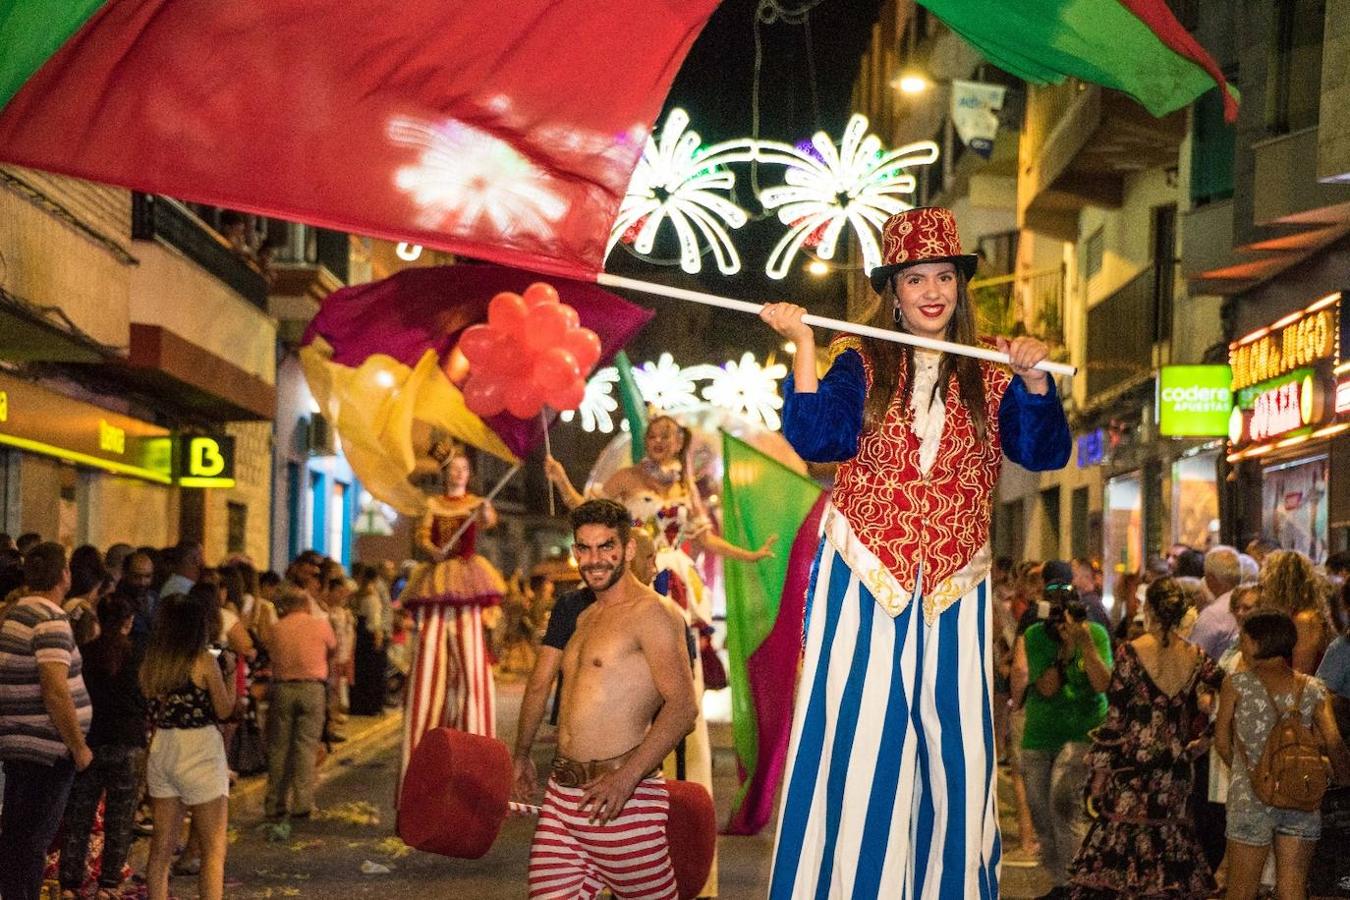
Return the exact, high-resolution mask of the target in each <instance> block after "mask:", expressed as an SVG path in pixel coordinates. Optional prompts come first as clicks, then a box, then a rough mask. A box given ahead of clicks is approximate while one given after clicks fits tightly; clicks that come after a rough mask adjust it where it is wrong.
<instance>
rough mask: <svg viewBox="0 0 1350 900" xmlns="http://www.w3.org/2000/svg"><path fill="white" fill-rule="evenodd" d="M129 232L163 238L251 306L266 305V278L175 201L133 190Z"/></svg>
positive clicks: (141, 237)
mask: <svg viewBox="0 0 1350 900" xmlns="http://www.w3.org/2000/svg"><path fill="white" fill-rule="evenodd" d="M131 236H132V237H133V238H135V239H136V240H141V241H153V240H160V241H163V242H164V243H166V244H168V245H169V246H171V247H173V248H175V249H176V250H178V251H179V252H181V253H182V254H183V255H184V256H186V257H187V258H188V259H190V260H192V261H193V262H194V263H196V264H197V265H199V266H201V267H202V268H203V269H205V270H206V271H207V272H209V273H211V275H213V276H215V277H216V278H217V279H219V280H220V281H221V282H223V283H224V284H225V285H227V286H228V287H229V288H230V289H231V290H233V291H234V292H235V293H237V294H239V295H240V296H241V297H243V298H244V299H245V300H247V301H248V302H250V303H252V304H253V305H254V306H256V307H258V308H259V309H266V308H267V281H266V279H264V278H263V276H262V273H260V272H259V271H258V270H257V269H256V268H255V267H254V266H253V265H252V264H250V263H249V262H248V261H247V260H245V259H243V258H241V257H240V256H239V255H238V254H237V253H235V252H234V250H233V249H231V247H230V245H229V244H228V243H226V241H225V239H224V238H223V237H221V236H220V235H219V234H218V233H216V231H215V230H214V229H212V228H211V227H210V226H209V225H207V224H206V223H205V222H203V221H202V220H201V219H199V218H198V217H197V216H196V215H194V214H193V213H192V211H191V210H189V209H188V208H187V207H185V206H183V205H182V204H181V203H179V202H178V201H176V200H172V199H170V198H168V197H160V196H158V195H156V194H142V193H133V194H132V195H131Z"/></svg>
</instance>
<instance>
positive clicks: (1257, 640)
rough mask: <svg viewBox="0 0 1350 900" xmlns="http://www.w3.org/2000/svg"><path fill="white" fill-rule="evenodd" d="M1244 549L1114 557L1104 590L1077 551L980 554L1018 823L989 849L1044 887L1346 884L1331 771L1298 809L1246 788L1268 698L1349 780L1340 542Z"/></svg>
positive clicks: (1298, 889) (1349, 593)
mask: <svg viewBox="0 0 1350 900" xmlns="http://www.w3.org/2000/svg"><path fill="white" fill-rule="evenodd" d="M1245 551H1246V552H1240V551H1238V550H1237V549H1235V548H1233V547H1228V546H1214V547H1210V548H1208V549H1207V550H1205V551H1201V550H1197V549H1194V548H1191V547H1187V546H1185V545H1181V544H1178V545H1174V546H1173V547H1172V548H1171V549H1170V551H1169V552H1168V554H1167V556H1165V557H1156V558H1153V559H1150V560H1148V562H1147V563H1146V564H1145V565H1144V566H1143V567H1142V569H1141V570H1140V571H1120V572H1117V573H1115V575H1114V580H1113V582H1112V584H1111V587H1112V588H1113V590H1112V591H1111V592H1110V593H1111V597H1110V602H1109V603H1108V602H1103V586H1104V583H1103V577H1104V576H1103V573H1102V571H1101V569H1100V567H1099V566H1098V565H1097V564H1096V563H1095V562H1094V561H1092V560H1088V559H1077V560H1073V561H1072V562H1062V561H1057V560H1052V561H1047V562H1044V563H1020V564H1014V563H1013V562H1012V561H1011V560H1009V559H1001V560H999V561H998V562H997V563H996V565H995V570H994V575H993V582H994V587H995V622H996V627H997V631H998V640H997V641H996V644H995V659H994V666H995V691H996V703H995V707H996V709H995V713H996V717H997V720H998V724H997V726H996V730H997V732H998V739H999V741H1000V745H1001V747H1000V751H1001V754H1002V755H1003V757H1004V761H1005V762H1006V764H1007V765H1008V768H1009V773H1010V775H1011V776H1012V781H1013V788H1014V796H1015V798H1016V803H1017V806H1018V810H1017V812H1018V821H1019V833H1020V846H1017V847H1015V848H1013V849H1012V850H1011V852H1010V853H1009V854H1008V856H1007V857H1006V861H1005V864H1006V865H1012V866H1034V865H1038V864H1039V865H1041V866H1043V867H1044V869H1045V871H1046V872H1047V873H1048V874H1049V875H1050V877H1051V879H1052V883H1053V888H1052V889H1051V890H1050V891H1049V893H1047V894H1046V895H1045V896H1046V897H1052V898H1063V897H1072V898H1099V897H1102V898H1104V897H1117V896H1167V897H1178V898H1196V900H1204V898H1209V897H1213V896H1216V894H1219V893H1220V892H1221V891H1223V890H1226V892H1227V893H1226V894H1224V896H1227V897H1229V898H1235V900H1242V898H1251V897H1256V896H1258V895H1259V892H1260V891H1261V890H1262V887H1263V885H1264V886H1265V887H1266V888H1267V889H1275V890H1276V893H1277V895H1278V896H1280V897H1304V896H1307V895H1308V891H1309V889H1310V887H1311V888H1312V889H1313V892H1314V894H1317V893H1321V894H1332V893H1337V892H1338V891H1344V890H1345V889H1346V888H1350V865H1347V862H1346V860H1344V859H1343V856H1344V854H1343V852H1342V851H1341V849H1340V848H1342V847H1344V846H1347V845H1350V844H1347V843H1346V842H1347V838H1350V835H1347V834H1346V833H1344V828H1343V826H1340V825H1339V824H1337V823H1340V822H1343V821H1344V820H1345V819H1346V815H1345V814H1346V812H1350V788H1346V787H1337V786H1336V785H1335V784H1334V783H1333V784H1332V786H1331V788H1330V789H1329V790H1328V791H1327V792H1326V793H1325V795H1324V796H1323V797H1322V800H1321V805H1320V808H1319V809H1300V810H1293V809H1288V808H1284V807H1282V806H1280V805H1278V804H1277V803H1275V802H1272V801H1271V796H1270V795H1269V792H1264V793H1263V791H1261V790H1257V789H1255V788H1253V784H1254V783H1263V782H1262V777H1263V776H1262V775H1261V774H1260V772H1258V770H1260V769H1261V768H1262V766H1266V765H1272V763H1267V762H1262V761H1261V760H1262V757H1263V754H1264V753H1265V748H1266V744H1267V739H1268V736H1269V735H1270V734H1271V733H1272V731H1275V730H1277V722H1283V719H1282V716H1283V715H1284V714H1285V713H1289V714H1290V717H1291V721H1292V720H1293V719H1298V720H1300V721H1301V722H1302V725H1303V727H1304V728H1305V729H1306V732H1307V734H1308V735H1309V738H1308V739H1309V740H1310V741H1312V742H1313V743H1315V744H1316V745H1317V747H1318V748H1319V749H1320V752H1321V753H1322V754H1324V755H1325V756H1326V757H1327V759H1328V761H1329V763H1330V772H1331V775H1332V776H1333V778H1332V780H1333V782H1339V783H1341V784H1342V785H1344V784H1345V783H1346V782H1350V752H1347V749H1346V744H1345V740H1344V737H1343V735H1345V734H1350V731H1347V726H1350V640H1348V639H1347V635H1348V634H1350V587H1347V581H1346V577H1347V574H1350V555H1347V554H1343V553H1342V554H1333V555H1332V556H1331V557H1329V558H1328V559H1327V560H1326V562H1325V564H1324V565H1322V566H1316V565H1314V564H1313V562H1312V561H1311V560H1310V559H1309V558H1308V557H1307V556H1306V555H1304V554H1302V553H1300V552H1298V551H1294V550H1283V549H1280V548H1278V547H1276V546H1273V545H1271V544H1269V543H1268V542H1264V541H1259V540H1258V541H1253V542H1251V543H1250V544H1249V545H1248V546H1247V547H1246V548H1245ZM1279 730H1280V731H1281V734H1282V735H1284V734H1286V733H1287V732H1288V729H1287V728H1284V727H1283V726H1282V725H1281V726H1280V729H1279ZM1283 739H1285V740H1287V738H1283ZM1254 772H1257V773H1258V774H1257V775H1256V776H1255V777H1254V776H1253V773H1254ZM1324 820H1325V821H1324ZM1272 850H1273V852H1272Z"/></svg>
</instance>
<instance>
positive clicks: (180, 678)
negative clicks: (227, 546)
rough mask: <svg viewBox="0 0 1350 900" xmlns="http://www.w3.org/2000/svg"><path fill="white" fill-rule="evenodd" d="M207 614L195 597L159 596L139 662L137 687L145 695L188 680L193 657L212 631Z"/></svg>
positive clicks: (154, 694)
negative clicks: (141, 661)
mask: <svg viewBox="0 0 1350 900" xmlns="http://www.w3.org/2000/svg"><path fill="white" fill-rule="evenodd" d="M194 590H195V589H194ZM211 613H212V610H211V609H210V608H209V607H208V606H207V604H206V603H204V602H203V601H202V599H199V598H198V597H191V596H187V595H185V594H170V595H169V596H167V597H161V598H160V600H159V605H158V606H157V608H156V609H155V627H154V630H152V631H151V632H150V643H149V645H148V646H147V647H146V650H145V661H144V662H143V663H142V665H141V673H140V681H141V690H142V691H143V692H144V693H145V696H146V697H147V698H149V699H154V698H156V697H162V696H164V695H165V694H168V693H169V692H170V691H175V690H178V689H179V688H181V687H183V686H184V685H185V684H187V683H188V681H190V680H191V678H192V669H193V667H194V666H195V665H196V664H197V657H199V656H200V655H201V653H202V651H203V650H205V649H206V648H207V645H208V644H209V643H210V641H211V636H212V635H213V633H214V632H213V630H212V626H211Z"/></svg>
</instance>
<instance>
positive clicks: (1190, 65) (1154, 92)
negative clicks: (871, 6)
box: [919, 0, 1215, 116]
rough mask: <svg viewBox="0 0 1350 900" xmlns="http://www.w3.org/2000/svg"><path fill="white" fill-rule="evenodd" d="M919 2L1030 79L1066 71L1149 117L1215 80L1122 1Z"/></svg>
mask: <svg viewBox="0 0 1350 900" xmlns="http://www.w3.org/2000/svg"><path fill="white" fill-rule="evenodd" d="M919 2H921V3H922V4H923V5H924V6H926V7H928V8H929V9H930V10H932V11H933V12H934V13H935V14H936V15H937V16H938V18H940V19H941V20H942V21H943V22H945V23H946V24H947V25H948V26H950V27H951V29H952V30H953V31H955V32H957V33H958V34H960V35H961V37H963V38H965V39H966V40H967V41H969V42H970V43H971V44H972V45H974V47H975V48H976V49H977V50H979V51H980V52H981V53H982V54H984V56H985V57H986V58H987V59H988V60H989V61H990V62H992V63H993V64H994V65H996V66H998V67H999V68H1000V69H1003V70H1004V71H1006V72H1009V73H1011V74H1013V75H1016V76H1018V77H1019V78H1022V79H1025V80H1026V81H1029V82H1032V83H1033V84H1047V83H1057V82H1059V81H1062V80H1063V79H1064V77H1065V76H1070V75H1071V76H1073V77H1075V78H1081V79H1083V80H1084V81H1091V82H1093V83H1095V84H1100V85H1103V86H1105V87H1109V88H1115V89H1116V90H1119V91H1124V92H1125V93H1127V94H1129V95H1130V96H1131V97H1134V98H1135V99H1136V100H1138V101H1139V102H1140V103H1142V104H1143V105H1144V107H1145V108H1147V109H1148V111H1149V112H1151V113H1153V115H1155V116H1163V115H1166V114H1167V113H1170V112H1172V111H1173V110H1176V109H1180V108H1181V107H1183V106H1185V105H1186V104H1187V103H1190V102H1191V101H1192V100H1194V99H1195V98H1196V97H1199V96H1200V95H1201V94H1203V93H1204V92H1205V91H1207V90H1209V89H1210V88H1212V87H1214V85H1215V80H1214V78H1213V77H1211V76H1210V75H1209V74H1207V73H1206V72H1205V70H1204V69H1203V68H1201V66H1199V65H1197V64H1196V63H1195V62H1192V61H1191V60H1190V59H1187V58H1185V57H1184V56H1182V55H1180V54H1179V53H1178V52H1177V51H1176V50H1174V49H1172V48H1171V47H1169V46H1168V44H1167V43H1165V42H1164V39H1163V37H1160V36H1159V34H1157V33H1156V32H1154V31H1153V30H1151V29H1150V28H1149V27H1148V26H1147V25H1146V24H1144V21H1143V20H1142V19H1141V18H1140V17H1139V16H1138V15H1136V14H1135V13H1134V12H1132V11H1131V10H1130V9H1129V8H1127V6H1126V5H1125V3H1123V2H1122V0H1017V2H1015V3H1009V2H1007V0H919ZM1150 2H1156V0H1150ZM1141 5H1142V6H1145V7H1147V6H1149V5H1150V4H1149V3H1144V4H1141ZM1168 17H1169V18H1170V13H1169V14H1168Z"/></svg>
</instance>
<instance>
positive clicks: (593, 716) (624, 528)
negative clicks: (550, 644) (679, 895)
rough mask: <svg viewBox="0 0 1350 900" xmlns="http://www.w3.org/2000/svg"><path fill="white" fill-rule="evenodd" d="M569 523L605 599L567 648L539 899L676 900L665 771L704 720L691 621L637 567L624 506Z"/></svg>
mask: <svg viewBox="0 0 1350 900" xmlns="http://www.w3.org/2000/svg"><path fill="white" fill-rule="evenodd" d="M571 520H572V530H573V537H574V543H573V547H572V552H573V553H574V554H575V556H576V560H577V565H578V567H579V569H580V572H581V578H582V580H583V581H584V582H585V584H586V586H587V587H589V588H590V589H591V591H593V592H594V594H595V598H596V599H595V602H594V603H592V604H591V605H590V606H588V607H587V608H586V610H585V611H584V612H582V613H581V614H580V615H579V616H578V617H577V624H576V631H575V632H574V634H573V635H572V638H571V640H569V641H568V642H567V646H566V649H565V650H564V651H563V657H562V670H563V695H562V707H561V716H560V718H559V724H558V757H557V759H555V760H554V763H553V771H552V773H551V777H550V778H549V782H548V791H547V794H546V795H545V798H544V806H543V810H542V812H541V813H540V816H539V824H538V826H537V827H536V829H535V833H534V843H533V845H532V846H531V848H530V897H531V898H540V900H542V898H557V900H564V898H567V900H571V898H577V897H582V898H591V897H595V896H596V895H597V894H598V893H599V892H600V890H601V889H602V888H608V889H609V890H610V891H611V892H612V893H613V894H614V896H615V897H616V898H620V900H622V898H639V897H641V898H644V900H664V898H674V897H675V896H676V885H675V871H674V869H673V867H672V865H671V861H670V848H669V846H668V844H667V843H666V834H665V818H666V812H667V810H668V809H669V800H668V795H667V793H666V788H665V780H664V779H663V778H662V776H661V774H660V768H661V760H662V759H664V758H665V756H666V754H668V753H669V752H670V751H671V749H672V748H673V747H674V746H675V745H676V744H677V743H678V742H679V740H680V738H682V737H684V736H685V735H686V734H688V733H689V731H690V730H691V729H692V728H693V726H694V720H695V717H696V716H697V714H698V709H697V707H696V705H695V700H694V683H693V679H692V677H691V675H690V672H689V657H688V654H687V653H686V651H685V642H684V627H685V626H684V617H683V616H682V615H681V614H680V612H679V610H678V609H676V608H675V607H674V606H673V605H671V604H670V603H669V602H668V601H666V600H664V599H663V598H662V597H660V596H659V595H658V594H656V593H655V592H654V591H652V590H651V589H650V588H647V587H645V586H644V585H642V584H641V583H640V582H639V581H638V580H637V579H636V578H635V577H634V576H633V574H632V572H631V571H630V569H629V562H630V561H631V559H632V557H633V555H634V553H635V552H636V546H635V544H634V541H633V539H632V535H631V533H630V522H629V515H628V511H627V510H626V509H625V508H624V507H623V506H621V505H620V504H618V503H615V502H613V501H611V500H592V501H588V502H586V503H583V504H581V505H580V506H578V507H577V508H576V509H575V510H573V511H572V514H571ZM527 750H528V748H527ZM516 759H517V764H516V775H517V792H518V793H520V792H522V791H523V790H527V789H532V788H533V780H534V779H533V767H532V766H531V765H528V763H526V764H522V761H521V754H520V748H519V747H517V756H516ZM526 760H528V753H526Z"/></svg>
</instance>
